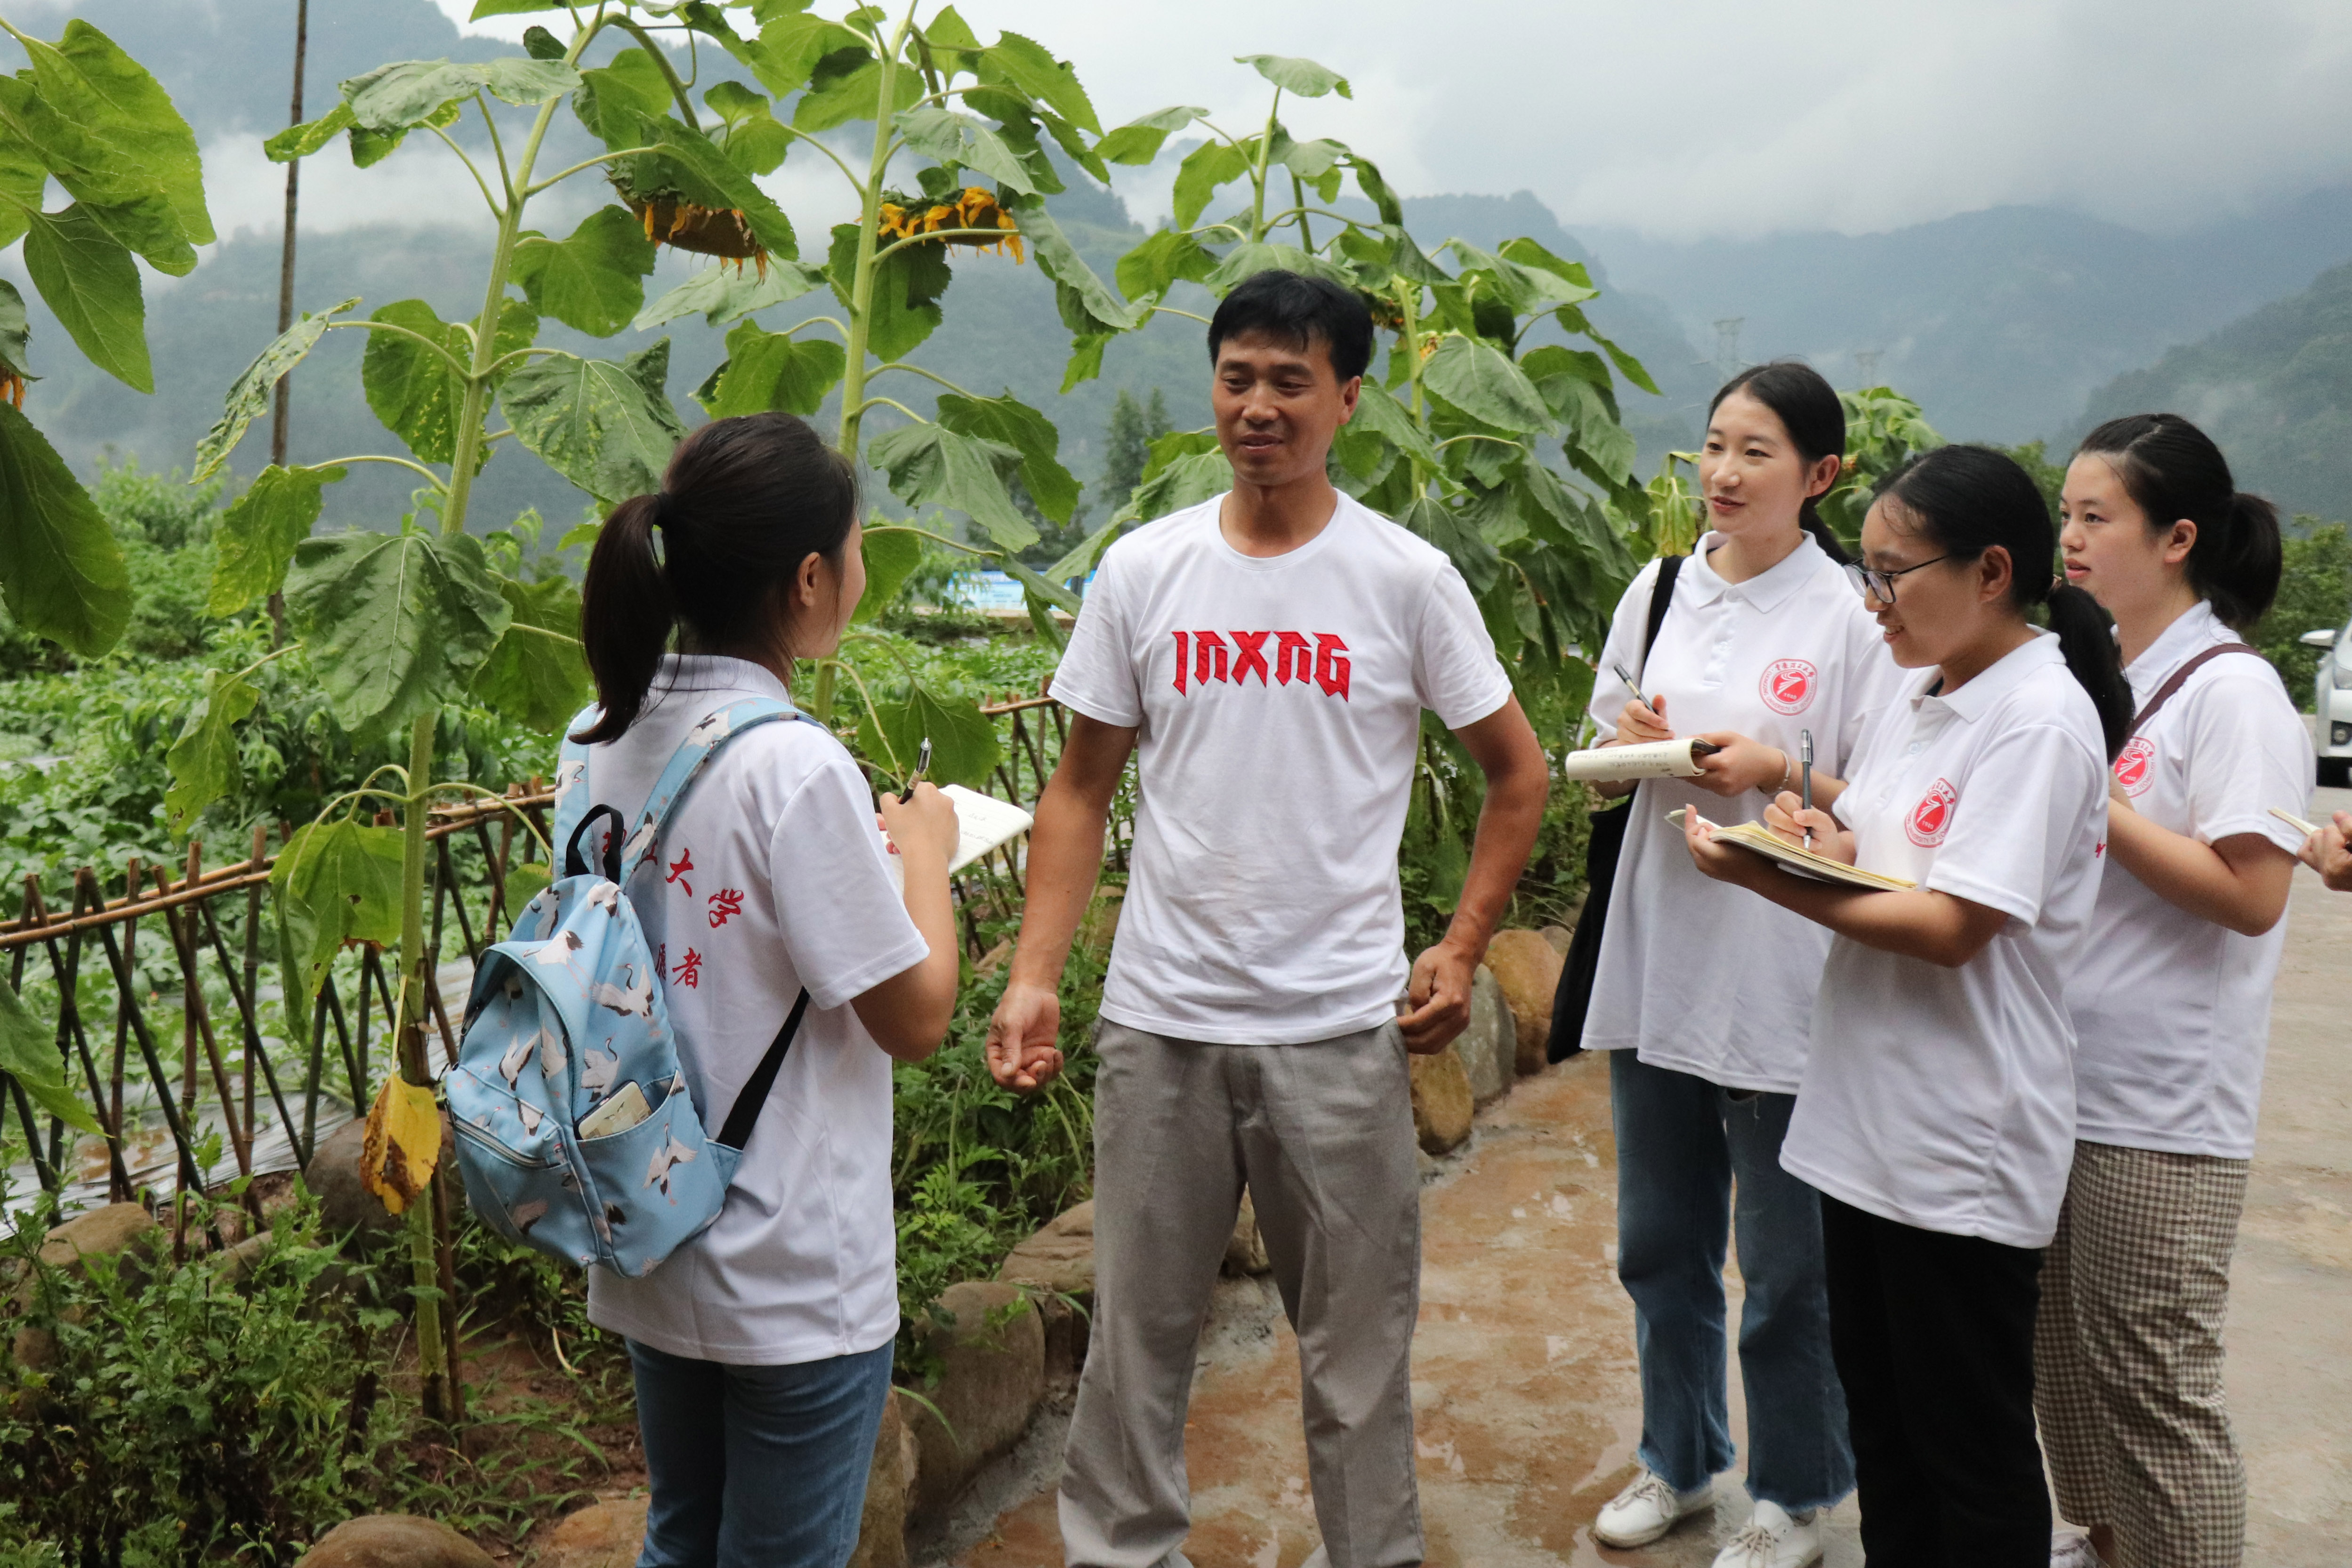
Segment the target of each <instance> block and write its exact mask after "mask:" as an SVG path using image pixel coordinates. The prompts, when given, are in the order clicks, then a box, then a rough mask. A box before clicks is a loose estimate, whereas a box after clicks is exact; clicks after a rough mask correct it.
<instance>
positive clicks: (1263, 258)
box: [1202, 241, 1355, 295]
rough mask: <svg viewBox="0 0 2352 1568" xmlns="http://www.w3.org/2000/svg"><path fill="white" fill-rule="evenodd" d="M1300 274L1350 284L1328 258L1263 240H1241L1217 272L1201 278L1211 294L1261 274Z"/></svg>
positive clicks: (1349, 278)
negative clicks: (1275, 272)
mask: <svg viewBox="0 0 2352 1568" xmlns="http://www.w3.org/2000/svg"><path fill="white" fill-rule="evenodd" d="M1277 270H1279V271H1282V272H1303V273H1305V274H1307V276H1308V277H1328V278H1329V279H1330V280H1331V281H1332V282H1334V283H1342V284H1353V283H1354V282H1355V279H1353V278H1351V277H1349V276H1348V269H1347V268H1345V267H1341V266H1340V265H1339V263H1338V262H1336V261H1333V260H1331V259H1330V258H1329V257H1328V256H1311V255H1309V254H1308V253H1307V252H1306V251H1303V250H1301V249H1299V248H1298V247H1297V246H1295V245H1267V244H1265V243H1264V242H1263V241H1244V243H1243V244H1240V245H1237V246H1234V248H1233V249H1231V250H1229V251H1227V252H1225V256H1224V259H1223V261H1220V262H1219V263H1217V269H1216V270H1215V271H1214V272H1212V273H1211V274H1209V276H1208V277H1206V278H1204V279H1202V281H1203V282H1204V283H1206V284H1207V285H1208V287H1209V291H1210V292H1211V293H1213V294H1219V295H1223V294H1226V293H1229V292H1231V291H1232V289H1233V287H1234V284H1236V283H1239V282H1240V281H1241V280H1242V279H1243V278H1244V277H1254V276H1255V275H1256V274H1258V273H1261V272H1273V271H1277Z"/></svg>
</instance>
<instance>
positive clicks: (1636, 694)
mask: <svg viewBox="0 0 2352 1568" xmlns="http://www.w3.org/2000/svg"><path fill="white" fill-rule="evenodd" d="M1609 667H1610V669H1611V670H1612V671H1614V672H1615V673H1616V675H1617V678H1618V679H1619V680H1621V681H1622V682H1624V683H1625V685H1626V686H1627V688H1628V689H1629V690H1631V691H1632V692H1633V700H1634V701H1635V702H1637V703H1640V704H1641V705H1642V706H1643V707H1650V706H1653V705H1652V704H1651V702H1650V699H1649V698H1647V697H1645V696H1643V695H1642V683H1641V682H1639V681H1637V680H1635V679H1634V678H1633V675H1632V674H1629V673H1627V671H1626V669H1625V666H1624V665H1623V664H1619V663H1618V662H1617V661H1616V660H1614V659H1612V660H1610V661H1609Z"/></svg>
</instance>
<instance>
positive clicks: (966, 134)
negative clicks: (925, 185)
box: [898, 104, 1037, 195]
mask: <svg viewBox="0 0 2352 1568" xmlns="http://www.w3.org/2000/svg"><path fill="white" fill-rule="evenodd" d="M898 131H899V134H901V135H902V136H904V137H905V138H906V139H907V145H908V146H909V147H911V148H913V149H914V150H915V151H916V152H919V153H921V154H922V155H923V156H924V157H926V158H929V159H930V160H931V161H932V162H936V163H938V164H940V166H941V167H942V168H947V169H975V170H978V171H979V172H981V173H982V174H985V175H987V176H988V177H989V178H990V179H992V180H994V181H996V182H997V183H1000V184H1004V185H1009V186H1011V187H1012V188H1013V189H1014V190H1016V191H1018V192H1020V193H1022V194H1024V195H1034V194H1035V193H1036V191H1037V184H1036V182H1035V181H1034V180H1032V179H1030V177H1029V171H1028V169H1027V168H1026V167H1025V166H1024V164H1023V163H1022V162H1021V159H1020V156H1019V155H1018V154H1017V153H1015V152H1013V149H1012V148H1011V147H1010V146H1008V145H1007V144H1006V142H1005V140H1004V138H1003V137H1002V136H1000V135H998V134H997V133H996V131H995V130H994V129H993V128H992V127H991V126H990V125H989V124H988V123H987V122H986V121H984V120H978V119H975V118H974V117H972V116H971V115H969V114H958V113H957V112H956V111H955V110H950V109H941V108H940V107H939V105H937V104H927V105H924V106H922V107H920V108H917V109H910V110H907V111H906V112H905V113H903V114H901V115H899V116H898Z"/></svg>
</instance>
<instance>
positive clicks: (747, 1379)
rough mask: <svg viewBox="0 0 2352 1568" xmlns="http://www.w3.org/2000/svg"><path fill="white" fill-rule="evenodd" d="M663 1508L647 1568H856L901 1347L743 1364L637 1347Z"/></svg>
mask: <svg viewBox="0 0 2352 1568" xmlns="http://www.w3.org/2000/svg"><path fill="white" fill-rule="evenodd" d="M629 1361H630V1364H631V1365H632V1367H633V1368H634V1369H635V1373H636V1385H637V1430H638V1431H639V1432H641V1433H643V1434H644V1435H645V1443H646V1475H647V1479H649V1480H650V1481H651V1482H652V1490H653V1505H652V1507H651V1509H650V1510H649V1511H647V1513H646V1549H645V1551H644V1552H642V1553H640V1554H639V1555H638V1557H637V1568H842V1564H844V1563H847V1562H848V1561H849V1554H850V1553H851V1552H854V1551H856V1549H857V1524H858V1518H859V1516H860V1514H862V1513H863V1512H864V1511H865V1508H866V1474H867V1471H868V1470H869V1469H871V1468H872V1465H873V1461H874V1437H875V1434H876V1432H877V1431H878V1430H879V1429H880V1427H881V1425H882V1402H883V1400H884V1399H885V1398H886V1397H887V1396H888V1394H889V1391H890V1347H889V1346H888V1345H887V1344H886V1345H883V1346H881V1347H880V1348H879V1349H877V1350H869V1351H866V1352H864V1353H862V1354H857V1355H844V1356H835V1357H834V1358H833V1359H831V1360H828V1361H810V1362H803V1363H801V1364H797V1365H793V1366H730V1365H727V1364H724V1363H721V1362H716V1361H696V1360H693V1359H691V1358H689V1357H687V1356H682V1355H671V1354H668V1353H667V1352H666V1351H659V1350H656V1349H654V1348H653V1347H652V1346H651V1345H645V1344H639V1343H637V1342H636V1341H635V1340H631V1341H630V1342H629Z"/></svg>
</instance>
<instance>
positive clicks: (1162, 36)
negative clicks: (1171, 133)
mask: <svg viewBox="0 0 2352 1568" xmlns="http://www.w3.org/2000/svg"><path fill="white" fill-rule="evenodd" d="M439 4H440V5H442V8H443V9H444V10H446V11H448V12H450V13H451V14H452V15H453V16H457V17H458V18H459V19H460V20H461V21H462V18H463V16H464V15H465V13H466V12H467V11H468V10H470V9H471V5H470V3H469V0H439ZM821 7H822V8H823V9H826V10H831V9H834V7H833V6H831V5H822V0H821ZM960 8H961V11H962V13H963V15H964V16H965V17H966V18H967V19H968V20H969V21H971V24H972V25H973V26H974V28H975V29H976V30H978V31H980V32H981V33H982V36H983V37H985V36H988V35H989V34H990V33H991V32H992V31H993V30H994V29H996V28H1012V29H1013V30H1015V31H1019V32H1024V33H1026V34H1029V35H1030V36H1031V37H1035V38H1036V39H1038V40H1039V41H1040V42H1042V43H1044V44H1045V45H1046V46H1047V47H1049V48H1051V49H1053V50H1054V51H1055V53H1056V54H1058V55H1061V56H1063V57H1066V58H1068V59H1070V60H1072V61H1074V62H1075V63H1076V66H1077V68H1078V72H1079V75H1080V77H1081V78H1082V79H1083V80H1084V81H1085V82H1086V84H1087V89H1088V90H1089V91H1090V92H1091V93H1092V94H1093V97H1094V101H1095V104H1096V107H1097V109H1098V110H1100V111H1101V113H1102V116H1103V119H1104V121H1105V123H1106V124H1111V123H1116V122H1117V121H1118V120H1125V119H1128V118H1130V117H1132V116H1134V115H1137V114H1141V113H1146V112H1149V111H1150V110H1155V109H1160V108H1162V107H1164V106H1166V105H1168V104H1171V103H1177V102H1190V103H1199V104H1203V105H1206V106H1207V107H1209V108H1211V109H1213V110H1216V111H1217V112H1218V114H1219V115H1220V116H1221V117H1223V118H1221V120H1220V123H1224V124H1226V129H1228V130H1234V129H1235V128H1236V127H1237V126H1242V125H1249V124H1251V123H1253V122H1254V121H1255V119H1256V117H1257V116H1259V115H1262V114H1263V113H1264V101H1265V99H1264V94H1263V92H1262V90H1261V89H1262V88H1263V85H1264V84H1263V83H1261V82H1260V81H1259V80H1258V78H1256V77H1255V74H1253V73H1252V72H1250V71H1249V70H1248V69H1247V68H1244V67H1239V66H1235V65H1234V64H1232V63H1231V60H1232V57H1233V56H1234V55H1235V54H1244V53H1247V54H1256V53H1271V54H1297V55H1306V56H1309V57H1313V58H1316V59H1318V60H1321V61H1322V62H1323V63H1324V64H1326V65H1328V66H1330V67H1332V68H1334V69H1337V70H1339V71H1341V72H1343V73H1345V74H1346V75H1347V76H1348V77H1349V78H1350V79H1351V82H1352V84H1353V86H1354V88H1355V93H1356V97H1355V100H1354V101H1353V102H1352V103H1350V102H1342V101H1340V100H1339V99H1324V100H1321V101H1319V102H1305V103H1298V104H1297V105H1295V106H1294V107H1292V108H1291V109H1290V110H1287V111H1286V115H1285V119H1286V122H1287V123H1288V124H1289V125H1290V127H1291V129H1292V130H1293V131H1294V132H1308V133H1313V134H1318V135H1328V136H1337V137H1339V138H1340V139H1341V140H1343V141H1348V142H1349V143H1351V144H1353V145H1354V146H1356V147H1358V148H1360V149H1361V150H1362V151H1364V152H1367V153H1368V154H1370V156H1371V157H1373V158H1374V159H1375V160H1377V161H1378V162H1380V164H1381V167H1382V169H1383V170H1384V171H1386V172H1387V173H1388V174H1389V176H1390V178H1391V181H1392V182H1393V183H1396V184H1397V185H1398V187H1399V188H1400V189H1402V190H1404V191H1406V192H1408V193H1414V194H1424V193H1439V192H1456V191H1459V192H1493V193H1507V192H1510V191H1515V190H1520V189H1527V190H1531V191H1533V192H1534V193H1536V194H1537V195H1538V197H1540V198H1542V200H1543V201H1544V202H1545V203H1546V204H1548V205H1549V206H1550V207H1551V208H1552V209H1553V210H1554V211H1555V212H1556V213H1558V214H1559V216H1560V218H1561V219H1562V220H1563V221H1564V222H1566V223H1568V224H1570V225H1578V224H1583V225H1592V224H1608V225H1627V226H1630V227H1633V228H1638V229H1642V230H1644V231H1647V232H1649V233H1652V234H1654V235H1660V236H1662V237H1673V238H1696V237H1700V236H1740V235H1754V234H1759V233H1763V232H1767V231H1770V230H1776V229H1815V228H1832V229H1838V230H1841V231H1843V232H1847V233H1866V232H1871V231H1875V230H1882V229H1888V228H1895V227H1900V226H1902V225H1906V224H1912V223H1918V222H1923V221H1927V220H1930V219H1934V218H1939V217H1945V216H1948V215H1949V214H1954V213H1961V212H1969V211H1974V210H1976V209H1979V208H1982V207H1988V206H1994V205H1999V204H2004V203H2039V204H2053V205H2059V206H2064V207H2068V208H2073V209H2075V210H2078V211H2083V212H2087V213H2091V214H2095V215H2097V216H2100V217H2105V218H2111V219H2114V220H2116V221H2118V222H2122V223H2127V224H2130V225H2134V226H2137V227H2142V228H2151V229H2164V228H2169V227H2177V226H2187V225H2192V224H2197V223H2201V222H2206V221H2210V220H2211V219H2214V218H2219V217H2224V216H2227V215H2228V214H2231V213H2232V212H2234V211H2240V210H2243V209H2244V208H2246V207H2249V206H2251V205H2253V204H2257V203H2261V202H2265V201H2269V200H2272V199H2274V198H2278V197H2282V196H2289V195H2294V194H2296V193H2300V192H2303V191H2305V190H2309V189H2312V188H2315V187H2316V186H2321V185H2326V184H2332V183H2338V182H2341V181H2344V180H2346V179H2347V178H2352V4H2347V0H1936V3H1923V0H1869V3H1858V0H1781V3H1780V4H1778V5H1757V4H1755V0H1442V3H1432V0H1418V3H1407V0H1281V3H1279V4H1272V3H1269V0H1182V3H1181V4H1171V3H1168V0H1144V3H1142V4H1137V3H1134V0H1129V3H1127V4H1108V5H1107V4H1104V3H1103V0H962V4H961V7H960ZM1153 16H1165V17H1166V18H1167V20H1166V21H1164V22H1161V23H1157V24H1155V23H1153V22H1152V21H1151V20H1150V18H1152V17H1153ZM527 20H528V19H527V18H508V19H504V21H503V23H493V24H490V25H489V26H491V27H492V28H502V30H503V31H504V32H506V33H507V34H508V35H509V36H512V37H520V32H521V26H522V25H523V24H524V23H525V22H526V21H527ZM1227 120H1230V121H1231V123H1227ZM1137 198H1141V204H1143V205H1146V206H1149V205H1150V204H1151V202H1150V193H1148V192H1147V191H1142V190H1139V191H1136V192H1134V193H1130V199H1131V200H1134V199H1137ZM1162 199H1163V200H1164V198H1162Z"/></svg>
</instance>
